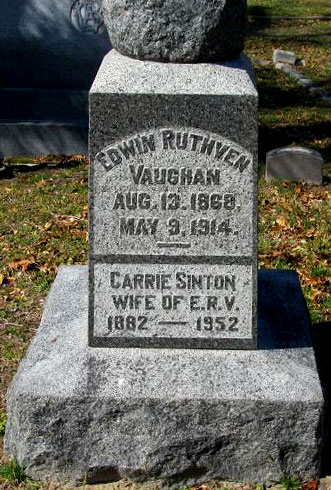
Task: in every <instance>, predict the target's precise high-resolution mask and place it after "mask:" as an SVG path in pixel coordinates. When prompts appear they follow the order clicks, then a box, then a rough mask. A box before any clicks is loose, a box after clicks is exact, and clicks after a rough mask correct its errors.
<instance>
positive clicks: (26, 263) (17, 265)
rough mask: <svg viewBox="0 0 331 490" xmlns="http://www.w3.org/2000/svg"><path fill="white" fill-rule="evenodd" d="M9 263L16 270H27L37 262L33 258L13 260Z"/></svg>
mask: <svg viewBox="0 0 331 490" xmlns="http://www.w3.org/2000/svg"><path fill="white" fill-rule="evenodd" d="M8 265H9V267H11V268H12V269H14V270H22V271H26V270H27V269H28V268H31V266H35V265H36V263H35V261H32V260H13V261H12V262H10V263H9V264H8Z"/></svg>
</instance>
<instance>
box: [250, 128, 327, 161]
mask: <svg viewBox="0 0 331 490" xmlns="http://www.w3.org/2000/svg"><path fill="white" fill-rule="evenodd" d="M330 134H331V122H317V123H310V124H308V125H306V126H304V125H302V124H286V125H284V126H276V127H273V128H272V127H270V126H265V125H263V124H262V125H260V127H259V155H260V156H261V157H262V158H264V156H265V154H266V153H267V152H268V151H269V150H273V149H275V148H280V147H282V146H290V145H293V144H295V146H304V147H308V148H311V149H313V150H317V151H319V152H320V153H321V154H322V156H323V158H324V160H325V161H331V145H328V146H326V147H324V148H320V147H318V146H317V145H316V144H314V140H315V139H316V138H317V137H318V138H319V139H320V140H322V139H324V138H328V137H330Z"/></svg>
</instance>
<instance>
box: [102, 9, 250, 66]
mask: <svg viewBox="0 0 331 490" xmlns="http://www.w3.org/2000/svg"><path fill="white" fill-rule="evenodd" d="M103 7H104V18H105V22H106V25H107V29H108V32H109V37H110V39H111V41H112V44H113V46H114V47H115V48H116V49H117V50H118V51H119V52H121V53H122V54H124V55H127V56H131V57H133V58H139V59H148V60H154V61H171V62H198V61H211V60H213V61H215V60H216V61H220V60H224V59H231V58H235V57H236V56H238V55H239V54H240V53H241V51H242V50H243V49H244V40H245V30H246V8H247V7H246V0H185V2H183V1H178V0H148V1H146V0H104V1H103Z"/></svg>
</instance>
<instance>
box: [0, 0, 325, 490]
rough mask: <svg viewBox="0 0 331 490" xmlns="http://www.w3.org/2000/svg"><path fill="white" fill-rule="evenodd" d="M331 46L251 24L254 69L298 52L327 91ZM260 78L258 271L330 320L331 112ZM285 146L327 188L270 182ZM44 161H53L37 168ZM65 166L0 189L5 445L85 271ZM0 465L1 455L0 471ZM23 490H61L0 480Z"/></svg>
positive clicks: (302, 27)
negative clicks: (317, 164)
mask: <svg viewBox="0 0 331 490" xmlns="http://www.w3.org/2000/svg"><path fill="white" fill-rule="evenodd" d="M249 7H250V14H254V15H298V16H301V15H331V3H330V0H315V1H313V0H297V1H296V2H289V1H288V0H287V1H285V0H250V1H249ZM330 37H331V22H316V21H301V20H300V21H277V23H275V22H271V21H267V20H265V19H262V20H260V21H257V20H255V21H252V22H251V24H250V31H249V36H248V40H247V44H246V52H247V53H248V54H249V55H250V56H252V57H253V58H256V59H271V58H272V51H273V49H274V48H277V47H281V48H282V49H290V50H294V51H295V52H296V53H297V54H298V55H299V56H300V57H303V58H304V59H305V60H306V62H307V66H306V67H305V68H304V71H305V72H306V73H307V74H309V75H310V76H311V77H313V78H314V79H316V80H319V81H321V82H322V83H324V85H325V87H329V86H330V87H331V83H330V78H331V67H330V61H331V39H330ZM256 76H257V81H258V88H259V94H260V125H259V140H260V143H259V155H260V173H261V177H260V180H259V265H260V267H273V268H291V269H295V270H297V271H298V273H299V276H300V280H301V285H302V288H303V291H304V294H305V297H306V299H307V303H308V306H309V309H310V313H311V316H312V319H313V322H318V321H323V320H327V319H330V311H331V297H330V281H331V277H330V241H331V238H330V237H331V205H330V199H331V184H330V182H331V108H330V106H328V105H326V103H324V102H322V101H321V99H320V98H319V97H316V96H313V95H311V94H309V92H307V91H306V90H304V89H303V88H301V87H300V86H298V85H297V84H296V83H295V82H293V81H292V80H291V79H290V78H288V77H287V76H286V75H285V74H284V73H282V72H279V71H276V70H275V69H274V68H273V66H272V65H268V66H257V67H256ZM329 91H330V92H331V88H330V90H329ZM284 145H302V146H307V147H309V148H313V149H315V150H318V151H320V152H321V153H322V155H323V157H324V159H325V162H326V165H325V169H324V174H325V182H324V183H323V185H322V186H312V185H306V184H290V183H286V182H285V183H276V184H267V183H266V182H265V181H264V179H263V177H262V175H263V165H264V163H263V162H264V158H265V153H266V151H268V150H270V149H273V148H275V147H280V146H284ZM44 160H49V158H43V159H42V158H39V159H36V161H37V162H42V161H44ZM56 160H57V161H59V160H61V161H63V158H62V159H61V158H60V159H59V158H57V159H56ZM67 160H68V159H67ZM8 161H9V160H8ZM28 161H31V160H28ZM69 163H71V164H72V165H73V166H72V167H71V168H66V169H42V170H38V171H33V172H26V173H23V172H17V173H15V174H14V176H13V177H12V178H10V179H3V180H0V336H1V340H0V359H1V361H0V362H1V370H0V438H1V436H2V435H3V433H4V427H5V422H6V414H5V398H6V390H7V387H8V384H9V382H10V380H11V379H12V376H13V375H14V373H15V372H16V369H17V367H18V364H19V362H20V360H21V359H22V357H23V355H24V353H25V352H26V349H27V347H28V345H29V341H30V340H31V338H32V337H33V335H34V334H35V332H36V329H37V328H38V325H39V322H40V316H41V312H42V306H43V302H44V299H45V296H46V294H47V292H48V290H49V287H50V285H51V284H52V282H53V280H54V277H55V274H56V271H57V268H58V266H59V265H60V264H62V263H64V264H85V263H86V262H87V241H88V237H87V204H88V203H87V172H88V162H87V159H85V158H84V157H74V158H71V159H69ZM4 461H5V458H4V455H3V454H2V453H0V464H1V462H4ZM18 486H19V487H20V488H24V489H25V490H33V489H34V490H36V489H37V488H49V489H51V488H52V489H55V488H59V486H57V485H53V486H52V485H51V486H49V485H46V484H45V485H43V486H40V485H39V484H37V483H32V482H25V483H20V484H18V483H15V482H9V481H8V475H7V477H6V476H1V475H0V488H1V489H7V490H12V489H13V488H17V487H18ZM206 490H208V487H206ZM311 490H312V488H311Z"/></svg>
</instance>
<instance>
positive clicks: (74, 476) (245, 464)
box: [5, 266, 324, 485]
mask: <svg viewBox="0 0 331 490" xmlns="http://www.w3.org/2000/svg"><path fill="white" fill-rule="evenodd" d="M87 276H88V270H87V267H86V266H69V267H63V268H62V269H61V270H60V272H59V274H58V276H57V278H56V281H55V283H54V285H53V288H52V290H51V293H50V295H49V298H48V301H47V305H46V307H45V311H44V315H43V319H42V323H41V326H40V328H39V330H38V333H37V335H36V337H35V339H34V341H33V342H32V344H31V346H30V349H29V351H28V354H27V356H26V358H25V359H24V361H23V362H22V364H21V366H20V369H19V371H18V373H17V375H16V376H15V379H14V381H13V383H12V385H11V387H10V390H9V398H8V412H9V415H8V425H7V428H6V436H5V448H6V451H7V453H8V455H12V456H14V457H16V458H17V459H18V461H19V463H20V464H21V465H22V466H24V467H25V468H26V473H27V474H28V475H29V476H31V477H33V478H37V479H47V480H56V481H70V482H71V483H73V482H77V481H83V480H85V481H90V482H97V481H112V480H118V479H120V478H124V477H126V478H132V479H135V480H152V479H154V480H157V481H159V482H160V483H161V484H164V485H171V484H192V483H197V482H202V481H208V480H216V479H218V480H223V479H227V480H237V481H259V482H270V481H278V480H279V479H280V478H281V476H282V475H283V474H285V473H287V474H293V475H297V476H300V477H301V478H303V479H312V478H314V477H316V476H317V475H318V473H319V460H320V457H319V456H320V449H321V433H322V425H323V424H322V419H323V407H324V401H323V395H322V391H321V387H320V381H319V377H318V373H317V369H316V364H315V358H314V352H313V349H312V348H311V347H310V346H309V337H308V335H307V332H308V329H309V317H308V314H307V310H306V307H305V303H304V301H303V298H302V295H301V291H300V287H299V283H298V281H297V277H296V275H295V273H294V272H292V271H262V272H261V271H260V274H259V289H260V298H259V331H260V332H261V334H260V333H259V336H260V337H259V339H260V340H259V342H260V350H256V351H238V350H231V351H230V350H227V351H225V350H190V349H183V350H178V349H142V348H136V349H135V348H132V349H128V348H126V349H122V348H121V349H116V348H114V349H108V348H107V349H102V348H92V347H89V346H88V344H87V314H88V313H87V310H88V306H87V304H88V278H87ZM271 298H272V299H273V301H272V300H271ZM260 305H261V307H260ZM268 316H269V318H268ZM286 318H287V324H286V322H285V320H284V319H286ZM289 326H290V328H288V327H289ZM286 329H288V334H287V333H286ZM299 330H300V331H301V333H302V335H301V337H300V335H299V334H298V331H299ZM273 335H274V336H275V337H276V338H277V339H278V341H277V342H278V344H277V343H273V342H272V338H273ZM279 339H281V340H279ZM300 342H301V343H300ZM286 345H287V346H291V347H292V348H285V347H286ZM272 346H276V347H277V348H276V349H272Z"/></svg>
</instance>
